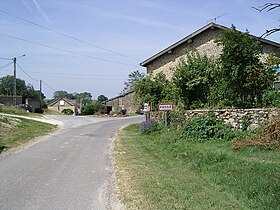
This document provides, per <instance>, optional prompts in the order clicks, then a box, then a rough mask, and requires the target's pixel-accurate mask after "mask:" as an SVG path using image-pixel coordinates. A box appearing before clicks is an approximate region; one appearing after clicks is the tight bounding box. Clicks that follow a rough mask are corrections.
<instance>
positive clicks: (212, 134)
mask: <svg viewBox="0 0 280 210" xmlns="http://www.w3.org/2000/svg"><path fill="white" fill-rule="evenodd" d="M234 135H235V133H234V131H232V130H231V127H230V126H229V125H226V124H224V123H223V122H222V121H220V120H218V119H217V117H216V116H215V114H209V115H203V116H199V117H194V118H192V119H190V120H188V121H187V122H186V124H185V126H184V128H183V133H182V138H186V139H188V140H190V141H197V142H205V141H211V140H223V141H230V140H231V139H232V138H233V137H234Z"/></svg>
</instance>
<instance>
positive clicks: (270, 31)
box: [253, 3, 280, 37]
mask: <svg viewBox="0 0 280 210" xmlns="http://www.w3.org/2000/svg"><path fill="white" fill-rule="evenodd" d="M253 8H254V9H256V10H258V11H259V12H263V11H267V12H270V11H271V10H274V9H280V3H266V4H265V5H263V6H260V7H258V8H256V7H253ZM279 31H280V25H279V26H276V27H275V28H272V29H268V30H266V32H265V33H263V34H262V37H267V36H269V35H271V34H273V33H275V32H279Z"/></svg>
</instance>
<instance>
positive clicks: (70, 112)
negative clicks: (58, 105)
mask: <svg viewBox="0 0 280 210" xmlns="http://www.w3.org/2000/svg"><path fill="white" fill-rule="evenodd" d="M62 113H63V114H66V115H72V114H74V112H73V110H72V109H63V110H62Z"/></svg>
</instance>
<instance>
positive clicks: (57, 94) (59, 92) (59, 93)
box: [53, 90, 69, 99]
mask: <svg viewBox="0 0 280 210" xmlns="http://www.w3.org/2000/svg"><path fill="white" fill-rule="evenodd" d="M53 98H54V99H58V98H69V94H68V92H67V91H65V90H57V91H55V92H54V93H53Z"/></svg>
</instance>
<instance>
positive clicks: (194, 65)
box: [172, 51, 218, 109]
mask: <svg viewBox="0 0 280 210" xmlns="http://www.w3.org/2000/svg"><path fill="white" fill-rule="evenodd" d="M217 69H218V65H217V64H216V62H215V61H214V60H213V59H211V58H208V57H207V56H206V55H203V56H201V55H200V54H199V53H198V52H196V51H193V52H189V53H187V54H186V58H185V59H182V60H181V61H180V63H179V65H178V66H177V68H176V70H175V72H174V75H173V79H172V80H173V83H174V86H175V89H176V92H177V94H176V95H178V96H179V98H180V100H181V102H182V103H183V104H184V106H185V108H187V109H189V108H198V107H200V106H203V104H206V103H207V102H208V99H209V95H210V90H211V87H213V84H214V83H215V81H216V79H217V78H214V75H215V71H216V70H217ZM216 76H217V74H216ZM194 106H195V107H194Z"/></svg>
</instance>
